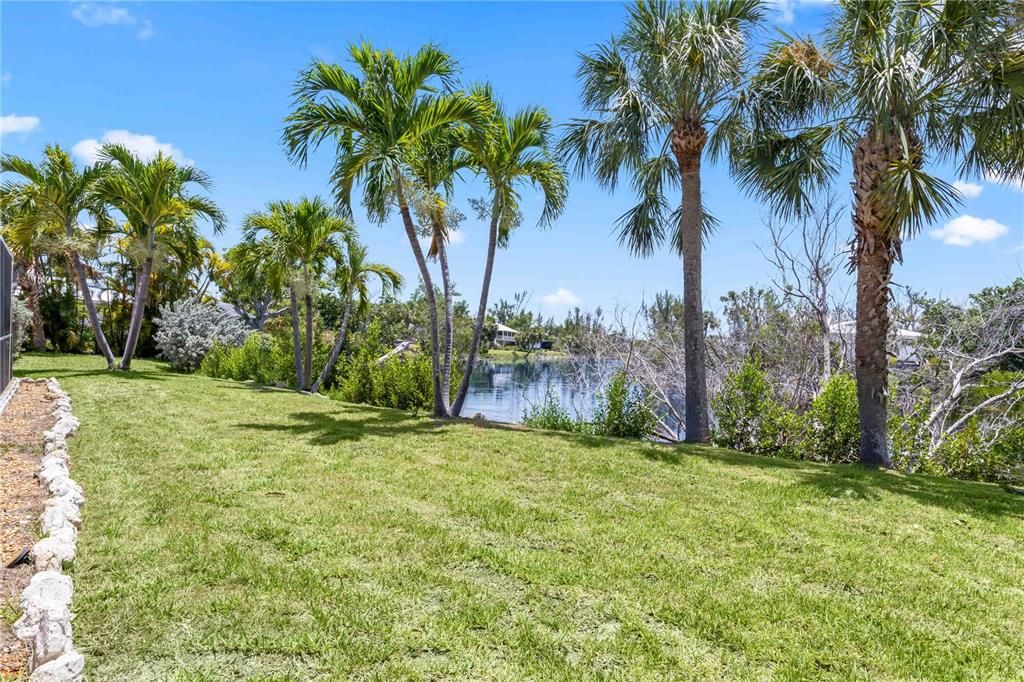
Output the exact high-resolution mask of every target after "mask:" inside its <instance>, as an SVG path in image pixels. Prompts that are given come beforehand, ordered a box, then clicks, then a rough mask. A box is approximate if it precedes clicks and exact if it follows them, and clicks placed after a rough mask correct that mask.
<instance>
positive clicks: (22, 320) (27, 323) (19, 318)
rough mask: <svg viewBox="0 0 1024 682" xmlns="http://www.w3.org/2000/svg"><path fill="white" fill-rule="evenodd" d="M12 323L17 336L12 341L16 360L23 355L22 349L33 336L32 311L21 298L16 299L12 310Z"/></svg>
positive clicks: (12, 350) (12, 351) (12, 349)
mask: <svg viewBox="0 0 1024 682" xmlns="http://www.w3.org/2000/svg"><path fill="white" fill-rule="evenodd" d="M11 322H12V326H13V328H14V330H15V331H16V332H17V334H16V336H15V337H14V338H13V339H11V353H12V354H13V357H14V359H15V360H17V359H18V356H20V355H21V349H22V348H23V347H24V346H25V344H26V343H27V342H28V339H29V337H30V336H31V335H32V311H31V310H29V309H28V306H27V305H25V302H24V301H22V300H21V299H20V298H15V299H14V307H13V308H12V310H11Z"/></svg>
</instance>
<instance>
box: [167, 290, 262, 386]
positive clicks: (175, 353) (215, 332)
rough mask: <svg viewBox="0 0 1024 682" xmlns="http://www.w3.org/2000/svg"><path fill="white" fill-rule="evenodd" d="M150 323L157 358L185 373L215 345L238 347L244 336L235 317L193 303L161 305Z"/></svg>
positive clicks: (198, 363)
mask: <svg viewBox="0 0 1024 682" xmlns="http://www.w3.org/2000/svg"><path fill="white" fill-rule="evenodd" d="M154 322H155V323H156V325H157V332H156V343H157V348H159V350H160V355H161V356H163V357H164V358H166V359H167V360H169V361H170V363H171V365H172V366H173V367H174V368H175V369H179V370H182V371H185V372H194V371H195V370H196V369H198V368H199V366H200V364H201V363H202V361H203V358H204V357H205V356H206V354H207V353H208V352H209V350H210V348H212V347H213V345H214V344H215V343H219V344H221V345H224V346H240V345H242V343H243V342H244V341H245V337H246V335H247V333H248V332H247V331H246V329H245V326H244V325H243V324H242V323H241V322H240V321H239V320H238V319H237V318H235V317H233V316H231V315H229V314H228V313H226V312H225V311H223V310H220V309H219V308H217V307H216V306H213V305H209V304H206V303H200V302H199V301H194V300H185V301H175V302H174V303H170V304H165V305H163V306H161V307H160V317H158V318H156V319H155V320H154Z"/></svg>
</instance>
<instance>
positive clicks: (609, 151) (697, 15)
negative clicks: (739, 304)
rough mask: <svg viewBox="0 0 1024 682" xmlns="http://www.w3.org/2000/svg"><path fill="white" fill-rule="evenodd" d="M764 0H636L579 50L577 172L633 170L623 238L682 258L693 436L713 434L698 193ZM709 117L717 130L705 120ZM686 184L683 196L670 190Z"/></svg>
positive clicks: (642, 250)
mask: <svg viewBox="0 0 1024 682" xmlns="http://www.w3.org/2000/svg"><path fill="white" fill-rule="evenodd" d="M759 4H760V3H759V2H758V0H707V1H702V2H697V3H694V4H692V5H689V4H686V3H680V4H669V3H667V2H658V1H656V0H655V1H652V2H648V1H647V0H640V1H639V2H637V3H636V5H634V6H633V7H631V8H630V10H629V18H628V20H627V22H626V28H625V30H624V31H623V33H622V34H621V35H620V36H617V37H615V38H613V39H612V40H611V41H610V42H608V43H605V44H603V45H600V46H598V47H597V48H596V49H595V50H594V51H593V52H592V53H590V54H587V55H582V56H581V57H580V59H581V64H580V67H579V71H578V77H579V80H580V82H581V84H582V89H583V94H582V100H583V104H584V106H586V107H587V108H588V109H590V110H591V111H593V112H594V113H595V115H596V116H595V118H591V119H577V120H575V121H573V122H572V123H571V124H570V126H569V128H568V131H567V133H566V135H565V136H564V137H563V139H562V142H561V149H562V151H563V153H564V154H565V155H566V156H567V158H569V159H571V160H573V161H575V163H576V170H577V172H582V171H584V170H587V169H589V170H590V171H591V172H592V174H593V175H594V177H595V178H596V179H597V181H598V182H599V183H600V184H602V185H604V186H605V187H608V188H609V189H614V188H615V186H616V185H617V184H618V181H619V178H620V176H621V175H628V176H629V177H630V180H631V182H632V184H633V187H634V189H635V190H636V192H637V194H638V195H639V202H638V203H637V205H636V206H635V207H634V208H632V209H630V210H629V211H628V212H627V213H626V214H625V215H623V216H622V217H621V218H620V219H619V222H618V225H619V239H620V241H622V242H624V243H626V244H628V246H629V248H630V250H631V251H632V252H633V253H634V254H638V255H642V256H646V255H649V254H650V253H652V252H653V251H654V249H655V248H657V247H658V246H659V245H661V244H662V243H663V242H664V241H665V240H666V239H668V240H669V241H670V242H671V244H672V248H673V250H674V251H676V252H677V253H679V254H680V255H681V256H682V262H683V305H684V317H685V319H684V329H683V335H684V348H685V351H684V352H685V356H686V357H685V383H686V386H685V394H686V406H685V418H686V425H685V426H686V440H687V441H690V442H707V441H708V440H709V438H710V429H709V423H708V398H707V373H706V369H705V348H704V312H703V308H702V301H701V296H702V294H701V255H702V254H701V248H702V244H701V242H702V233H703V232H704V231H706V228H707V227H708V226H709V225H710V219H709V215H708V214H707V212H706V211H705V210H704V205H703V200H702V195H701V163H702V160H703V156H704V154H705V151H707V152H708V153H709V154H710V156H711V157H712V159H714V158H715V157H716V156H717V155H718V154H719V153H720V152H722V151H723V150H724V149H725V148H726V147H727V143H728V140H729V133H730V132H731V130H732V129H733V127H734V126H733V124H732V120H733V119H734V110H735V104H736V99H735V96H736V94H737V92H738V88H739V86H740V85H741V83H742V77H743V67H744V62H745V59H746V53H747V48H746V45H747V35H746V34H747V32H748V31H749V29H751V28H752V27H753V26H754V25H755V24H756V23H757V22H758V21H759V19H760V17H761V9H760V6H759ZM709 129H710V132H709ZM680 188H681V189H682V197H681V201H678V200H672V199H670V198H669V193H670V192H673V191H679V189H680Z"/></svg>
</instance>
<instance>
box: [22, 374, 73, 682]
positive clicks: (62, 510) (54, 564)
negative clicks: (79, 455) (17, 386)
mask: <svg viewBox="0 0 1024 682" xmlns="http://www.w3.org/2000/svg"><path fill="white" fill-rule="evenodd" d="M23 381H31V379H24V380H23ZM37 382H38V383H45V384H46V386H47V388H48V389H49V390H50V392H51V393H52V394H54V395H56V396H57V398H56V400H54V410H53V415H54V416H55V417H57V422H56V423H55V424H54V425H53V426H52V427H50V429H49V430H48V431H46V432H44V433H43V443H44V445H43V458H42V460H41V461H40V462H39V469H38V471H37V472H36V478H38V479H39V483H40V485H42V486H43V488H44V489H45V490H46V491H47V492H48V493H49V497H48V498H47V500H46V506H45V508H44V510H43V515H42V517H41V519H40V528H41V530H42V535H43V538H42V539H41V540H39V542H37V543H36V544H35V545H33V546H32V550H31V552H30V556H31V557H32V561H33V562H34V564H35V567H36V571H37V572H36V574H35V575H34V576H32V580H31V581H30V582H29V585H28V587H26V588H25V590H24V591H23V592H22V593H21V608H22V611H23V614H22V616H21V618H19V619H18V620H17V621H16V622H15V623H14V634H15V636H16V637H17V638H18V639H20V640H22V641H24V642H26V643H27V644H28V646H29V648H30V649H31V651H32V655H31V658H30V660H29V670H30V671H31V674H30V675H29V680H30V681H35V682H69V681H75V682H77V681H78V680H81V679H82V675H83V671H84V669H85V658H84V657H83V656H82V654H80V653H78V651H77V650H75V647H74V646H73V645H72V643H71V620H72V619H73V618H74V616H73V615H72V613H71V597H72V595H73V594H74V588H73V586H72V584H71V578H70V577H69V576H67V575H64V574H63V573H61V571H62V569H63V568H64V565H65V564H67V563H70V562H72V561H74V559H75V549H76V546H77V543H78V528H79V526H80V525H81V523H82V516H81V507H82V505H83V504H84V503H85V498H84V497H83V495H82V487H81V486H80V485H78V484H77V483H76V482H75V481H74V480H72V478H71V475H70V471H69V469H68V464H69V455H68V443H67V439H68V437H70V436H72V435H74V434H75V432H76V431H78V426H79V422H78V419H76V418H75V417H74V415H72V414H71V398H70V397H69V396H68V394H67V393H65V392H64V391H63V389H61V387H60V384H59V383H58V382H57V380H56V379H53V378H51V379H49V380H47V379H38V380H37Z"/></svg>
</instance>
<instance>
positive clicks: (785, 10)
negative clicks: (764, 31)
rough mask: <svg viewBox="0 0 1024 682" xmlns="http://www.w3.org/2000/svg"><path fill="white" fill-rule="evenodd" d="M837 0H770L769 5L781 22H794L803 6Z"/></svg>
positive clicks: (777, 19)
mask: <svg viewBox="0 0 1024 682" xmlns="http://www.w3.org/2000/svg"><path fill="white" fill-rule="evenodd" d="M834 1H835V0H768V6H769V7H771V8H773V9H774V10H775V20H776V21H778V22H779V23H780V24H792V23H793V22H794V21H795V20H796V13H797V11H798V10H799V8H800V7H801V6H806V5H830V4H832V3H833V2H834Z"/></svg>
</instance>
